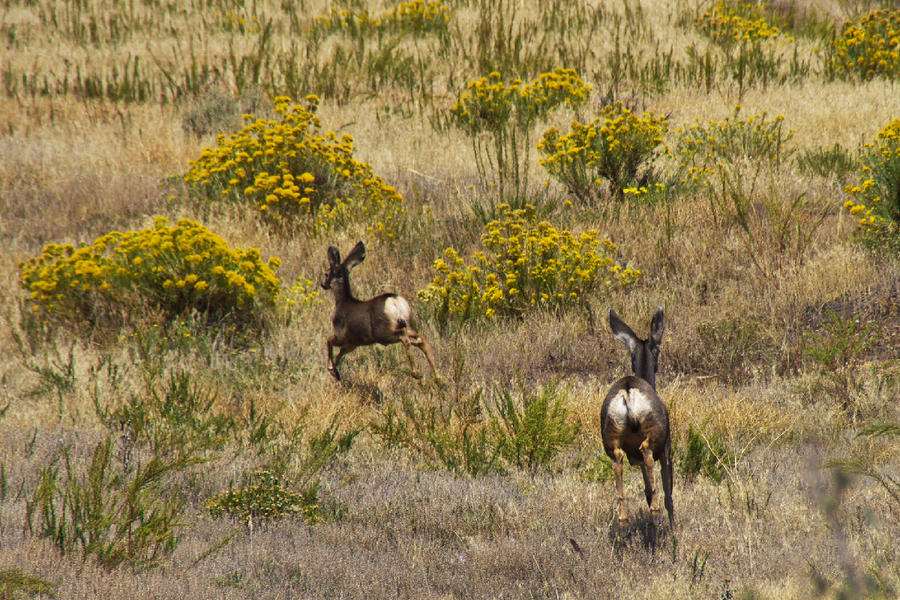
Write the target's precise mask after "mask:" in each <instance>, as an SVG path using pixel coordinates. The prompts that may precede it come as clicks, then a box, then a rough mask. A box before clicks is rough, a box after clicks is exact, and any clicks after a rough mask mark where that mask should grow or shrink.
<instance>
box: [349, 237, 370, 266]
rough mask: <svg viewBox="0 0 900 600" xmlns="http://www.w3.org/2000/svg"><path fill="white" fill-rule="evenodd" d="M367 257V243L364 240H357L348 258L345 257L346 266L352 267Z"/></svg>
mask: <svg viewBox="0 0 900 600" xmlns="http://www.w3.org/2000/svg"><path fill="white" fill-rule="evenodd" d="M365 259H366V245H365V244H363V243H362V242H357V243H356V245H355V246H353V250H351V251H350V254H348V255H347V258H345V259H344V266H345V267H347V268H348V269H352V268H353V267H355V266H356V265H358V264H359V263H361V262H362V261H364V260H365Z"/></svg>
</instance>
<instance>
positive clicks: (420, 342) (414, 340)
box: [409, 333, 441, 381]
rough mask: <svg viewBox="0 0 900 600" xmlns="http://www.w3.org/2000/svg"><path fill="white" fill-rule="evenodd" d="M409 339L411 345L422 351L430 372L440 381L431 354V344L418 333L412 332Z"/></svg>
mask: <svg viewBox="0 0 900 600" xmlns="http://www.w3.org/2000/svg"><path fill="white" fill-rule="evenodd" d="M409 341H410V343H411V344H412V345H413V346H415V347H417V348H418V349H419V350H421V351H422V354H424V355H425V359H426V360H427V361H428V364H429V365H430V366H431V372H432V373H434V377H435V379H437V380H438V381H440V379H441V376H440V375H438V370H437V367H436V366H434V354H432V352H431V346H429V345H428V342H427V341H426V340H425V338H424V337H422V336H421V335H419V334H418V333H413V334H412V335H411V336H409Z"/></svg>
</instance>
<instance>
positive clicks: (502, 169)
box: [450, 68, 591, 197]
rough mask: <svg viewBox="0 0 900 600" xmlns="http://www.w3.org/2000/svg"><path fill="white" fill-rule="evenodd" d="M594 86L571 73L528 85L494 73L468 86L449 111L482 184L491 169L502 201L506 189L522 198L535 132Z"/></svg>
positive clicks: (582, 99)
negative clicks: (541, 122)
mask: <svg viewBox="0 0 900 600" xmlns="http://www.w3.org/2000/svg"><path fill="white" fill-rule="evenodd" d="M590 91H591V86H589V85H587V84H586V83H584V81H582V79H581V78H580V77H579V76H578V74H577V73H576V72H575V71H574V70H573V69H563V68H559V69H556V70H554V71H551V72H547V73H542V74H541V75H539V76H538V77H536V78H535V79H533V80H532V81H531V82H529V83H525V82H523V81H522V80H521V79H514V80H512V81H511V82H510V83H506V82H504V81H503V79H502V77H501V76H500V73H498V72H496V71H494V72H492V73H490V74H489V75H488V76H487V77H482V78H481V79H476V80H474V81H471V82H469V84H468V86H466V91H464V92H463V93H462V94H460V96H459V98H458V99H457V101H456V103H455V104H454V106H453V108H452V109H451V110H450V117H451V121H452V123H453V124H454V125H456V126H457V127H458V128H459V129H461V130H462V131H464V132H465V133H466V134H468V136H469V137H470V138H471V140H472V148H473V151H474V153H475V163H476V167H477V168H478V173H479V176H480V177H481V179H482V181H487V173H488V171H489V169H490V168H491V167H492V168H493V170H494V171H495V172H496V184H497V185H498V186H499V189H500V196H501V197H502V196H503V194H504V191H505V189H506V188H507V186H508V185H510V184H512V185H513V186H514V187H515V193H516V195H517V196H518V195H519V193H520V192H521V190H522V189H523V188H524V186H525V185H526V184H527V178H528V175H527V165H528V163H527V161H526V160H525V159H526V158H527V153H526V152H524V151H522V148H528V147H529V146H530V142H529V140H530V139H531V131H532V129H533V127H534V125H535V124H536V123H537V122H538V121H539V120H541V119H545V118H546V117H547V116H548V115H549V114H550V112H552V111H553V110H554V109H556V108H558V107H559V106H562V105H569V106H581V105H582V104H584V103H585V102H587V99H588V94H589V93H590ZM520 152H521V156H520Z"/></svg>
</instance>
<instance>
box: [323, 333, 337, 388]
mask: <svg viewBox="0 0 900 600" xmlns="http://www.w3.org/2000/svg"><path fill="white" fill-rule="evenodd" d="M325 343H326V345H327V346H328V361H327V362H326V365H325V366H326V367H328V372H329V373H331V376H332V377H334V378H335V379H337V380H338V381H340V380H341V375H340V373H338V370H337V367H336V366H335V364H334V357H333V353H334V336H333V335H332V336H330V337H329V338H328V340H327V341H326V342H325Z"/></svg>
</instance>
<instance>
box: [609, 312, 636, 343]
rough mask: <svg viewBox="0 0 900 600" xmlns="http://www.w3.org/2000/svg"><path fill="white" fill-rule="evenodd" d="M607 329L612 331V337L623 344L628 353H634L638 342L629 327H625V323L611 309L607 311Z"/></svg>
mask: <svg viewBox="0 0 900 600" xmlns="http://www.w3.org/2000/svg"><path fill="white" fill-rule="evenodd" d="M609 328H610V329H611V330H612V332H613V335H614V336H616V339H617V340H619V341H621V342H622V343H623V344H625V346H626V347H627V348H628V351H629V352H631V353H634V350H635V348H637V345H638V342H639V341H640V340H639V339H638V337H637V336H636V335H634V332H633V331H632V330H631V327H629V326H628V325H626V324H625V322H624V321H623V320H622V319H620V318H619V315H617V314H616V311H614V310H612V309H610V311H609Z"/></svg>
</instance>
